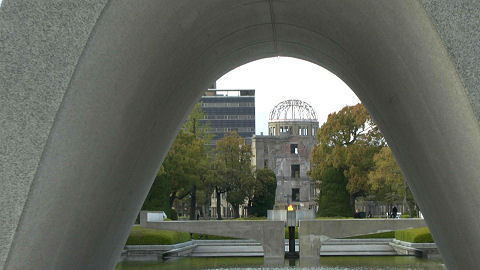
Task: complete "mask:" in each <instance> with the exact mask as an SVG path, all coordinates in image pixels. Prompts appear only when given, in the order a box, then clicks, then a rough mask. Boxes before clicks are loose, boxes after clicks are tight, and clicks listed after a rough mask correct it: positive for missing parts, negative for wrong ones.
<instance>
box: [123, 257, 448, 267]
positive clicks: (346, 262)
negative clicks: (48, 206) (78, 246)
mask: <svg viewBox="0 0 480 270" xmlns="http://www.w3.org/2000/svg"><path fill="white" fill-rule="evenodd" d="M293 265H295V266H293ZM115 269H116V270H173V269H175V270H176V269H195V270H197V269H270V268H263V258H262V257H235V258H230V257H219V258H192V257H186V258H178V259H170V260H167V261H164V262H122V263H120V264H118V265H117V267H116V268H115ZM272 269H273V268H272ZM275 269H312V270H313V269H319V270H367V269H380V270H394V269H400V270H407V269H408V270H421V269H431V270H445V269H446V268H445V266H444V265H443V263H442V261H441V260H440V259H420V258H416V257H410V256H359V257H355V256H351V257H347V256H338V257H333V256H332V257H322V258H321V262H320V265H319V266H317V267H306V268H302V267H300V266H299V261H298V260H296V261H289V260H285V266H284V267H281V268H275Z"/></svg>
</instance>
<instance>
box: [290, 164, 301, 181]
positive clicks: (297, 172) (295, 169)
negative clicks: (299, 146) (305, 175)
mask: <svg viewBox="0 0 480 270" xmlns="http://www.w3.org/2000/svg"><path fill="white" fill-rule="evenodd" d="M291 171H292V178H300V165H299V164H294V165H292V166H291Z"/></svg>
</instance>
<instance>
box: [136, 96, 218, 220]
mask: <svg viewBox="0 0 480 270" xmlns="http://www.w3.org/2000/svg"><path fill="white" fill-rule="evenodd" d="M203 118H204V117H203V111H202V110H201V103H198V104H197V105H195V107H194V109H193V111H192V113H191V114H190V115H189V117H188V119H187V121H186V122H185V124H184V127H183V128H182V129H181V130H180V131H179V133H178V134H177V137H176V138H175V141H174V142H173V145H172V146H171V147H170V149H169V151H168V154H167V156H166V158H165V160H164V161H163V164H162V166H161V169H160V171H159V173H158V176H157V177H156V179H155V181H154V184H153V185H152V188H151V190H150V192H149V195H148V196H147V198H148V199H149V202H152V201H160V200H161V201H163V200H164V199H160V198H156V197H157V196H162V197H163V196H164V197H166V198H168V210H166V209H162V210H164V211H166V212H171V210H170V209H172V207H173V203H174V201H175V200H181V199H184V198H190V219H194V218H195V210H196V202H197V198H196V194H197V189H199V188H200V189H201V188H202V185H203V183H204V182H205V179H206V177H207V174H208V170H209V168H210V164H209V159H208V158H207V154H206V150H205V142H207V141H208V140H209V139H210V137H209V136H208V134H206V126H205V124H203V123H202V122H201V121H200V120H201V119H203ZM165 195H166V196H165ZM144 207H152V204H151V203H147V204H146V205H144ZM149 210H151V209H149ZM167 215H168V214H167Z"/></svg>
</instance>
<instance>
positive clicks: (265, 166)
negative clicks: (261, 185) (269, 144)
mask: <svg viewBox="0 0 480 270" xmlns="http://www.w3.org/2000/svg"><path fill="white" fill-rule="evenodd" d="M263 167H264V168H268V159H265V160H264V161H263Z"/></svg>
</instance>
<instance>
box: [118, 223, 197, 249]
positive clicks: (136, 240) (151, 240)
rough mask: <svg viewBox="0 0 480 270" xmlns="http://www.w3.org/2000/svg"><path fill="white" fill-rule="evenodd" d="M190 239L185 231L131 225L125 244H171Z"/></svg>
mask: <svg viewBox="0 0 480 270" xmlns="http://www.w3.org/2000/svg"><path fill="white" fill-rule="evenodd" d="M189 240H190V234H189V233H186V232H174V231H158V230H152V229H146V228H143V227H141V226H133V227H132V231H131V232H130V235H129V236H128V239H127V243H126V244H127V245H173V244H177V243H183V242H186V241H189Z"/></svg>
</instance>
